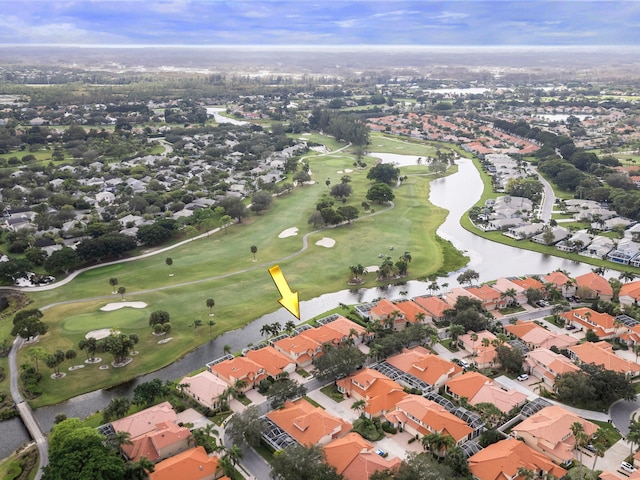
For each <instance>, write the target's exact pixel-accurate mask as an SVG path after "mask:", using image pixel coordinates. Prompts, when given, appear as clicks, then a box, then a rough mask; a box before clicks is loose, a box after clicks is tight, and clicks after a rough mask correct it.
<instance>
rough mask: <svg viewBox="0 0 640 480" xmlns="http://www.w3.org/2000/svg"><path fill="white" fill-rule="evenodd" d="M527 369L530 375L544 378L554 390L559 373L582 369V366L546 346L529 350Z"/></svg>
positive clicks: (546, 383) (526, 362)
mask: <svg viewBox="0 0 640 480" xmlns="http://www.w3.org/2000/svg"><path fill="white" fill-rule="evenodd" d="M525 369H526V370H527V371H528V372H529V374H530V375H533V376H534V377H536V378H539V379H540V380H542V381H543V382H544V384H545V385H546V386H547V387H548V388H549V389H550V390H552V391H553V388H554V387H555V383H556V377H557V376H558V375H560V374H562V373H575V372H579V371H580V367H578V366H577V365H576V364H574V363H573V362H572V361H571V360H569V359H568V358H567V357H565V356H564V355H560V354H559V353H554V352H552V351H551V350H548V349H546V348H537V349H536V350H532V351H530V352H528V353H527V355H526V357H525Z"/></svg>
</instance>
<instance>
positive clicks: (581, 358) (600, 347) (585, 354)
mask: <svg viewBox="0 0 640 480" xmlns="http://www.w3.org/2000/svg"><path fill="white" fill-rule="evenodd" d="M568 351H569V356H570V357H571V358H572V359H573V360H577V361H578V362H579V363H581V364H582V363H587V364H589V363H593V364H595V365H602V366H603V367H604V368H605V369H606V370H612V371H614V372H618V373H623V374H624V375H625V376H626V377H627V378H632V377H635V376H637V375H640V365H638V364H637V363H635V362H631V361H629V360H625V359H624V358H621V357H619V356H617V355H616V354H615V353H614V352H613V346H612V345H611V344H610V343H607V342H604V341H602V342H598V343H591V342H585V343H583V344H580V345H574V346H573V347H569V349H568Z"/></svg>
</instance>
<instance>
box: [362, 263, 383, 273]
mask: <svg viewBox="0 0 640 480" xmlns="http://www.w3.org/2000/svg"><path fill="white" fill-rule="evenodd" d="M378 270H380V267H378V265H369V266H368V267H366V268H365V269H364V271H365V272H367V273H373V272H377V271H378Z"/></svg>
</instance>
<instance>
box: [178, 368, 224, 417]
mask: <svg viewBox="0 0 640 480" xmlns="http://www.w3.org/2000/svg"><path fill="white" fill-rule="evenodd" d="M179 385H186V386H184V387H182V388H183V391H184V393H186V394H187V395H189V396H190V397H191V398H193V399H194V400H195V401H196V402H198V403H199V404H200V405H203V406H205V407H207V408H210V409H211V410H216V409H218V408H220V399H221V397H222V394H223V393H224V392H225V391H226V390H227V388H229V385H228V384H227V383H226V382H225V381H224V380H222V379H221V378H219V377H216V376H215V375H214V374H213V373H211V372H209V371H208V370H205V371H204V372H200V373H198V374H196V375H194V376H193V377H184V378H183V379H182V380H180V383H179Z"/></svg>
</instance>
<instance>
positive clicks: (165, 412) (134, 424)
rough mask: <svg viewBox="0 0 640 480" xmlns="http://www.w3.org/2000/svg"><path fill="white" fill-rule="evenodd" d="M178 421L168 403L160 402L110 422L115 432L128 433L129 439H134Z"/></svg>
mask: <svg viewBox="0 0 640 480" xmlns="http://www.w3.org/2000/svg"><path fill="white" fill-rule="evenodd" d="M177 421H178V415H177V414H176V412H175V411H174V410H173V407H172V406H171V404H170V403H169V402H162V403H159V404H158V405H154V406H153V407H149V408H145V409H144V410H140V411H139V412H137V413H134V414H132V415H129V416H128V417H124V418H121V419H119V420H114V421H113V422H111V425H113V428H114V429H115V430H116V431H117V432H128V433H129V435H131V438H136V437H139V436H141V435H144V434H145V433H148V432H152V431H153V430H155V428H156V425H158V424H161V423H165V422H172V423H176V422H177Z"/></svg>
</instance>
